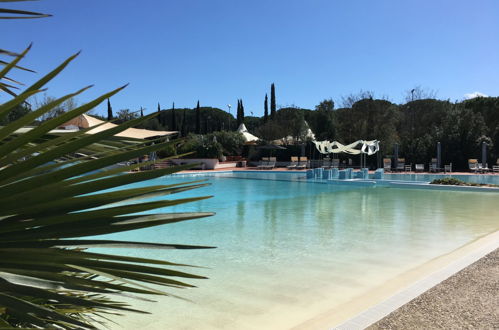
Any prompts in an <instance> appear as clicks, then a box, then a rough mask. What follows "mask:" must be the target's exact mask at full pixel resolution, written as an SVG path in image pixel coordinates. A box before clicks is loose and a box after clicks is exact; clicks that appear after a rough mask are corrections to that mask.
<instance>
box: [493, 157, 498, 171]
mask: <svg viewBox="0 0 499 330" xmlns="http://www.w3.org/2000/svg"><path fill="white" fill-rule="evenodd" d="M492 171H493V172H494V173H498V172H499V159H497V162H496V165H492Z"/></svg>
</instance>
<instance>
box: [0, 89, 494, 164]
mask: <svg viewBox="0 0 499 330" xmlns="http://www.w3.org/2000/svg"><path fill="white" fill-rule="evenodd" d="M50 100H51V99H50V97H47V100H45V101H46V102H49V101H50ZM45 101H44V102H45ZM342 101H343V102H342V107H340V108H335V103H334V101H333V100H332V99H325V100H323V101H322V102H320V104H318V105H317V106H316V107H315V109H304V108H300V107H296V106H287V107H281V108H280V109H277V106H276V96H275V85H274V84H272V86H271V91H270V107H269V104H268V103H269V98H268V96H267V94H266V95H265V97H264V102H263V110H264V111H263V112H264V115H263V116H262V117H256V116H247V115H245V111H244V105H243V100H242V99H239V100H238V102H237V104H238V105H237V112H236V114H237V115H236V118H234V117H233V116H232V115H231V114H229V113H228V112H226V111H224V110H222V109H219V108H215V107H208V106H200V102H199V101H198V102H197V104H196V106H195V107H194V108H192V109H190V108H175V104H172V106H171V107H170V108H169V109H164V108H161V106H160V105H159V104H158V108H157V111H158V116H157V117H156V118H154V119H152V120H149V121H148V122H146V123H144V124H142V126H141V127H142V128H147V129H152V130H167V131H178V132H179V133H180V134H179V135H180V136H187V135H188V134H189V133H195V134H210V133H213V132H217V131H234V130H236V129H237V127H238V126H239V125H240V124H241V123H244V124H245V125H246V127H247V128H248V130H249V131H250V132H251V133H253V134H255V135H256V136H258V137H260V138H261V139H263V140H265V141H273V140H276V139H280V138H282V137H286V136H291V137H293V139H291V141H295V143H298V144H299V143H303V142H305V141H306V140H307V137H306V133H307V129H308V128H310V129H311V130H312V131H313V132H314V133H315V136H316V139H317V140H319V141H320V140H331V141H332V140H336V141H339V142H341V143H343V144H348V143H351V142H354V141H356V140H360V139H363V140H374V139H377V140H379V141H380V145H381V155H382V156H383V157H386V156H391V155H393V149H394V146H395V145H398V147H399V157H401V158H405V159H406V162H407V163H413V164H414V163H424V164H427V163H428V162H429V161H430V160H431V159H432V158H435V157H436V146H437V143H438V142H440V143H441V146H442V160H443V162H444V163H446V164H448V163H453V165H454V168H457V169H465V168H467V160H468V159H470V158H477V159H480V160H481V157H480V155H481V147H480V146H481V144H482V142H485V143H486V144H487V150H488V163H489V165H491V163H495V162H496V159H497V158H498V157H499V97H477V98H473V99H469V100H464V101H456V102H451V101H449V100H439V99H436V98H435V95H434V93H431V92H430V93H423V92H421V90H420V89H413V90H412V91H411V92H410V93H408V96H407V97H406V102H405V103H403V104H395V103H393V102H390V101H389V100H387V99H386V98H375V97H374V93H372V92H363V91H361V92H360V93H358V94H352V95H349V96H347V97H344V98H343V100H342ZM44 102H38V103H37V104H34V105H35V106H40V105H42V104H43V103H44ZM65 106H66V107H68V108H71V107H74V106H75V102H74V101H70V102H69V103H68V104H66V105H65ZM18 108H19V109H17V110H16V111H13V112H11V114H10V115H9V117H5V118H3V119H2V122H1V123H0V124H6V123H8V122H10V121H13V120H15V119H17V117H19V116H22V115H24V114H26V113H27V112H29V111H31V106H28V105H24V106H19V107H18ZM269 108H270V109H269ZM64 110H65V109H64V108H62V107H61V108H58V109H57V111H56V112H57V113H59V112H62V111H64ZM269 110H270V111H269ZM53 115H56V114H53ZM107 115H108V116H107V118H102V117H101V118H102V119H108V120H113V121H114V122H118V123H119V122H123V121H127V120H130V119H133V118H136V117H138V116H140V115H143V109H140V110H138V111H133V112H132V111H130V110H129V109H122V110H120V111H118V112H116V114H113V110H112V107H111V103H110V102H108V113H107ZM49 116H50V114H49ZM43 119H47V118H42V119H41V120H42V121H43ZM35 124H36V123H35ZM284 143H292V142H287V141H284Z"/></svg>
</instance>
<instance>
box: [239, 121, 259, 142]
mask: <svg viewBox="0 0 499 330" xmlns="http://www.w3.org/2000/svg"><path fill="white" fill-rule="evenodd" d="M237 131H238V132H239V133H241V134H242V135H243V137H244V140H246V143H254V142H256V141H258V140H260V139H259V138H258V137H256V136H254V135H253V134H251V133H250V132H248V129H247V128H246V125H244V123H243V124H241V125H239V127H238V128H237Z"/></svg>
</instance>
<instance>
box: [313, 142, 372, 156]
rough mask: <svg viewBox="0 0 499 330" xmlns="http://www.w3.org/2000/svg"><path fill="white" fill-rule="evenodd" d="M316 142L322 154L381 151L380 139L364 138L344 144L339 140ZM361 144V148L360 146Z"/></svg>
mask: <svg viewBox="0 0 499 330" xmlns="http://www.w3.org/2000/svg"><path fill="white" fill-rule="evenodd" d="M313 142H314V144H315V147H316V148H317V150H319V152H320V153H321V154H331V153H334V154H339V153H342V152H344V153H346V154H350V155H358V154H361V153H362V154H367V155H373V154H375V153H377V152H378V151H379V141H378V140H372V141H364V140H358V141H355V142H353V143H350V144H348V145H343V144H341V143H339V142H338V141H333V142H330V141H313ZM359 146H360V148H359Z"/></svg>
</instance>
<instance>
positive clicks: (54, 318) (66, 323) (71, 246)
mask: <svg viewBox="0 0 499 330" xmlns="http://www.w3.org/2000/svg"><path fill="white" fill-rule="evenodd" d="M0 1H1V0H0ZM1 12H2V11H1V10H0V13H1ZM28 51H29V47H28V49H27V50H25V51H24V52H23V53H22V54H19V55H18V56H16V58H15V59H14V60H13V61H12V62H9V63H7V64H6V65H5V66H4V67H3V69H2V70H0V79H2V78H3V77H5V75H6V74H7V73H8V72H9V71H10V70H11V69H13V68H15V67H17V63H18V62H19V61H20V60H21V58H22V57H24V56H25V55H26V53H27V52H28ZM76 56H77V54H76V55H73V56H71V57H70V58H68V59H67V60H66V61H64V62H63V63H62V64H61V65H59V66H58V67H57V68H55V69H54V70H53V71H52V72H50V73H49V74H47V75H45V76H43V77H42V78H41V79H40V80H38V81H37V82H36V83H34V84H33V85H32V86H30V87H28V88H26V89H25V90H23V91H22V92H21V93H19V95H17V96H15V97H14V98H12V99H11V100H9V101H7V102H5V103H3V104H0V116H5V115H7V114H8V113H9V112H10V111H11V110H12V109H13V108H14V107H16V106H18V105H19V104H21V103H23V102H25V100H26V99H27V98H28V97H29V96H31V95H34V94H36V93H39V92H40V91H42V90H43V88H44V86H45V85H46V83H47V82H49V81H50V80H51V79H52V78H54V77H55V76H57V75H58V74H59V73H60V72H61V71H62V70H63V69H64V68H65V67H66V66H67V65H68V64H69V63H70V62H71V61H72V60H73V59H74V58H75V57H76ZM124 87H125V86H123V87H120V88H117V89H115V90H114V91H111V92H109V93H105V94H103V95H102V96H100V97H97V98H96V99H94V100H92V101H90V102H88V103H86V104H83V105H81V106H80V107H78V108H76V109H74V110H71V111H69V112H67V113H64V114H62V115H60V116H58V117H55V118H52V119H50V120H48V121H46V122H44V123H42V124H41V125H39V126H37V127H33V128H31V129H25V126H26V125H28V124H30V123H32V122H33V121H34V119H36V118H37V117H39V116H41V115H42V114H44V113H46V112H48V111H50V110H51V109H52V108H54V107H55V106H57V105H58V104H60V103H62V102H64V100H66V99H67V98H69V97H71V96H74V95H77V94H80V93H83V92H84V91H85V90H86V89H87V88H88V87H87V88H84V89H82V90H79V91H77V92H75V93H70V94H68V95H66V96H63V97H61V98H59V99H56V100H54V101H52V102H51V103H48V104H46V105H44V106H42V107H41V108H39V109H36V110H34V111H33V112H30V113H29V114H28V115H25V116H24V117H21V118H19V119H17V120H16V121H14V122H12V123H9V124H8V125H7V126H5V127H1V128H0V260H2V262H1V263H0V327H24V328H29V327H42V328H45V327H60V328H64V329H76V328H93V327H95V326H97V325H99V324H100V322H105V317H104V314H106V313H111V314H116V313H117V314H119V313H123V312H133V311H135V312H141V311H136V310H134V309H133V308H130V307H128V306H127V305H126V304H124V303H120V302H118V301H114V300H113V299H111V298H110V297H111V296H110V295H113V296H116V295H119V294H123V293H129V294H150V295H169V296H175V295H174V294H172V292H171V290H173V289H179V288H190V287H193V285H192V284H189V283H188V281H189V280H190V279H203V278H204V277H203V276H198V275H195V274H192V273H191V272H186V271H183V270H181V267H189V266H188V265H183V264H177V263H172V262H168V261H163V260H151V259H144V258H138V257H130V256H127V257H125V256H117V255H112V254H102V253H94V252H90V251H87V250H86V249H87V248H92V247H106V248H111V247H124V248H154V249H205V248H210V247H207V246H192V245H179V244H167V243H140V242H130V241H116V240H102V239H88V238H87V239H85V236H95V235H102V234H109V233H117V232H120V231H127V230H133V229H139V228H147V227H152V226H157V225H162V224H168V223H174V222H179V221H186V220H191V219H197V218H202V217H206V216H210V215H212V213H208V212H196V213H158V214H148V215H133V214H136V213H137V212H143V211H149V210H154V209H157V208H164V207H168V206H174V205H180V204H183V203H191V202H196V201H199V200H202V199H205V198H208V197H206V196H205V197H192V198H174V196H175V194H178V193H180V192H183V191H187V190H191V189H197V188H199V187H203V186H205V185H206V183H204V182H202V181H193V182H187V183H184V184H178V183H176V184H162V185H154V186H146V187H142V188H133V189H119V188H118V189H113V188H117V187H120V186H123V185H126V184H130V183H135V182H140V181H143V180H149V179H153V178H157V177H160V176H163V175H168V174H172V173H175V172H178V171H181V170H184V169H187V168H188V167H189V166H175V167H168V168H165V169H160V170H154V171H146V172H133V173H130V172H129V171H131V170H133V169H135V168H137V167H139V166H144V163H142V164H129V165H127V166H124V167H122V168H112V167H110V166H111V165H114V164H117V163H120V162H126V161H129V160H130V159H134V158H136V157H139V156H141V155H145V154H148V153H150V152H154V151H157V150H160V149H163V148H165V147H167V146H170V145H171V144H172V143H173V142H165V141H162V140H160V139H159V140H155V141H154V143H152V142H151V141H143V140H137V139H126V138H118V137H116V136H115V135H116V134H118V133H120V132H122V131H123V130H125V129H127V128H129V127H133V126H136V125H138V124H140V123H141V122H143V121H146V120H149V119H150V118H151V117H152V116H154V114H153V115H150V116H145V117H143V118H137V119H134V120H131V121H128V122H126V123H124V124H122V125H119V126H116V127H113V128H111V129H108V130H104V131H101V132H99V133H96V134H86V133H87V132H88V129H87V130H82V131H78V132H73V133H68V134H58V133H53V132H52V130H53V129H54V128H57V127H58V126H60V125H61V124H63V123H65V122H67V121H69V120H70V119H72V118H74V117H76V116H79V115H81V114H83V113H85V112H87V111H89V110H91V109H92V108H94V107H95V106H97V105H98V104H100V103H101V102H102V101H103V100H105V99H107V98H108V97H110V96H111V95H114V94H116V93H118V92H119V91H121V90H122V89H123V88H124ZM1 88H2V87H1V85H0V89H1ZM145 164H148V163H145ZM108 189H112V191H109V190H108ZM158 196H160V197H161V199H159V200H157V199H155V201H149V199H150V198H151V197H158ZM20 201H22V202H20ZM151 285H153V286H154V287H153V286H151ZM158 285H159V286H160V287H163V289H158ZM95 315H99V316H101V317H102V318H95Z"/></svg>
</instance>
